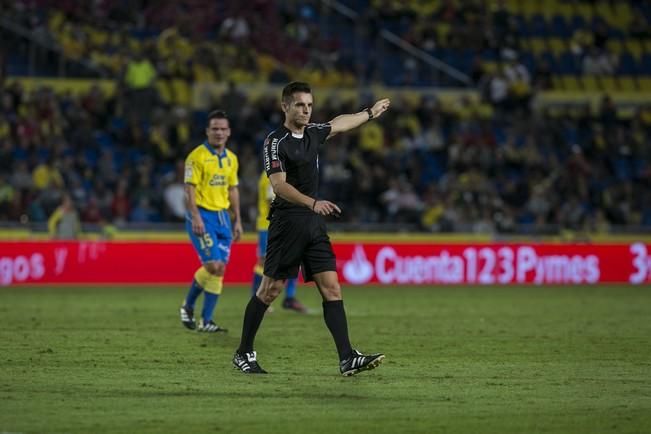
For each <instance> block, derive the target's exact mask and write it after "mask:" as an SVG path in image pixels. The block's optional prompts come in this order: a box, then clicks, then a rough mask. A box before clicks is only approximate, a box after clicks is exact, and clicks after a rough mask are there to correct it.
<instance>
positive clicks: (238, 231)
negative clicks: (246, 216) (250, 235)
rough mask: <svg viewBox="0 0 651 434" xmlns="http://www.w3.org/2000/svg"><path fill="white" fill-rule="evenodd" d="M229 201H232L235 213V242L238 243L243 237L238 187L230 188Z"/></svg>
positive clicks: (232, 209) (232, 208)
mask: <svg viewBox="0 0 651 434" xmlns="http://www.w3.org/2000/svg"><path fill="white" fill-rule="evenodd" d="M228 199H229V200H230V201H231V211H233V217H234V220H235V221H234V222H233V240H235V241H237V240H239V239H240V237H241V236H242V217H241V216H240V191H239V189H238V188H237V186H236V185H235V186H232V187H228Z"/></svg>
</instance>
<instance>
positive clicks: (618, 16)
mask: <svg viewBox="0 0 651 434" xmlns="http://www.w3.org/2000/svg"><path fill="white" fill-rule="evenodd" d="M632 18H633V12H632V11H631V7H630V5H629V2H626V1H618V2H615V5H614V6H613V14H612V22H613V25H614V26H615V27H617V28H619V29H621V30H626V27H627V26H628V24H629V23H630V22H631V19H632Z"/></svg>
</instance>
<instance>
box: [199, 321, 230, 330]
mask: <svg viewBox="0 0 651 434" xmlns="http://www.w3.org/2000/svg"><path fill="white" fill-rule="evenodd" d="M197 331H198V332H204V333H222V332H223V333H226V332H227V331H228V329H225V328H224V327H220V326H218V325H217V324H215V323H214V322H213V320H210V321H206V322H203V320H202V319H201V320H199V327H197Z"/></svg>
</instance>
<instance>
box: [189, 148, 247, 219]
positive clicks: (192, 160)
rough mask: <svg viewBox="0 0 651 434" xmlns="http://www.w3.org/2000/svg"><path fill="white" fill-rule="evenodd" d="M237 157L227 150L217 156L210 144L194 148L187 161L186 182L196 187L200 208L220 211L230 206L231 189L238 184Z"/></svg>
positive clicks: (196, 196) (197, 201)
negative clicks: (229, 190)
mask: <svg viewBox="0 0 651 434" xmlns="http://www.w3.org/2000/svg"><path fill="white" fill-rule="evenodd" d="M238 168H239V162H238V161H237V156H235V154H234V153H233V152H231V151H230V150H228V149H226V148H224V150H223V151H222V152H221V154H217V151H215V150H214V149H213V148H212V147H211V146H210V145H209V144H208V143H206V142H204V143H203V144H201V145H199V146H197V147H196V148H194V150H193V151H192V152H190V154H189V155H188V158H186V159H185V183H186V184H192V185H194V187H195V198H196V203H197V206H198V207H200V208H203V209H207V210H210V211H220V210H224V209H228V208H229V207H230V206H231V203H230V200H229V198H228V189H229V188H230V187H236V186H237V185H238V184H239V180H238V178H237V171H238Z"/></svg>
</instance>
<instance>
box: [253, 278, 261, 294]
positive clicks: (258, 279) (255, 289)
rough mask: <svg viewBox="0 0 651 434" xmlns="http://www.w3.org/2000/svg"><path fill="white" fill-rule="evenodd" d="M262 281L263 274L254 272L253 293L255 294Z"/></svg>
mask: <svg viewBox="0 0 651 434" xmlns="http://www.w3.org/2000/svg"><path fill="white" fill-rule="evenodd" d="M260 282H262V274H258V273H253V284H252V285H251V295H252V296H254V295H255V293H256V292H257V291H258V288H259V287H260Z"/></svg>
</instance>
